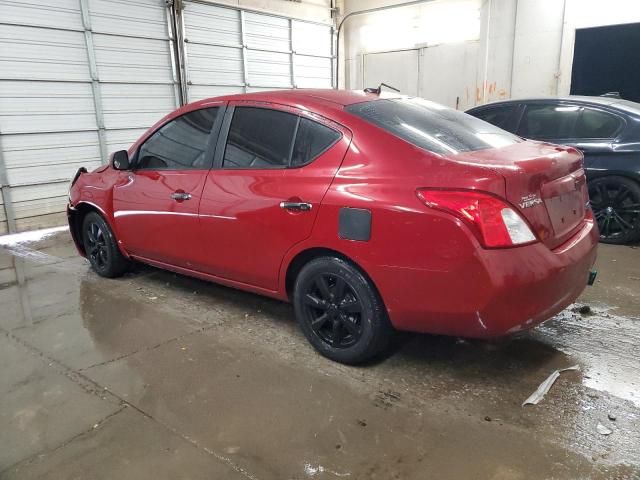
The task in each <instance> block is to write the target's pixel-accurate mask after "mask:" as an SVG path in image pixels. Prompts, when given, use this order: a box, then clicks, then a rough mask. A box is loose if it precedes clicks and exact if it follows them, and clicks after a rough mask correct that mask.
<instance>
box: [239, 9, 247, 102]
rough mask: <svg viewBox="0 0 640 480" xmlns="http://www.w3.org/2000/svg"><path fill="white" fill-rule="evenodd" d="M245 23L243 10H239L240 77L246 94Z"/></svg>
mask: <svg viewBox="0 0 640 480" xmlns="http://www.w3.org/2000/svg"><path fill="white" fill-rule="evenodd" d="M246 25H247V24H246V22H245V19H244V10H240V41H241V42H242V75H243V81H244V91H245V93H246V92H247V89H248V87H249V69H248V67H247V65H248V62H247V36H246V33H245V32H246Z"/></svg>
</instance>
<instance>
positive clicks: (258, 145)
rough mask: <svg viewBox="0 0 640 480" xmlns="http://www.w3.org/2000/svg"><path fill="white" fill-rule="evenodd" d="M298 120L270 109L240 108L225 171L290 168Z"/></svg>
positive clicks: (225, 153)
mask: <svg viewBox="0 0 640 480" xmlns="http://www.w3.org/2000/svg"><path fill="white" fill-rule="evenodd" d="M297 123H298V116H297V115H292V114H290V113H285V112H280V111H277V110H269V109H266V108H254V107H236V109H235V111H234V113H233V119H232V120H231V127H230V129H229V136H228V137H227V146H226V148H225V151H224V163H223V167H224V168H261V169H262V168H283V167H286V166H287V165H288V164H289V156H290V154H291V144H292V142H293V136H294V134H295V130H296V124H297Z"/></svg>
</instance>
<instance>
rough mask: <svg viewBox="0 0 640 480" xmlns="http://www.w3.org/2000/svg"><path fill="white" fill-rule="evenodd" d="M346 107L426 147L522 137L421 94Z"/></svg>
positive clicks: (465, 147) (475, 145)
mask: <svg viewBox="0 0 640 480" xmlns="http://www.w3.org/2000/svg"><path fill="white" fill-rule="evenodd" d="M346 110H347V111H348V112H350V113H352V114H354V115H356V116H358V117H360V118H362V119H364V120H366V121H367V122H369V123H372V124H374V125H376V126H378V127H380V128H382V129H383V130H386V131H387V132H389V133H391V134H393V135H395V136H397V137H400V138H402V139H403V140H405V141H407V142H409V143H412V144H413V145H415V146H417V147H420V148H422V149H424V150H427V151H430V152H433V153H436V154H439V155H452V154H457V153H461V152H472V151H475V150H483V149H487V148H500V147H505V146H508V145H513V144H516V143H518V142H520V141H521V140H520V139H519V138H518V137H516V136H515V135H512V134H510V133H509V132H506V131H504V130H502V129H500V128H498V127H495V126H494V125H491V124H489V123H487V122H484V121H482V120H480V119H478V118H475V117H472V116H471V115H467V114H466V113H462V112H459V111H457V110H453V109H451V108H447V107H444V106H442V105H439V104H437V103H434V102H429V101H427V100H422V99H418V98H402V99H383V100H374V101H371V102H363V103H356V104H353V105H350V106H348V107H347V108H346Z"/></svg>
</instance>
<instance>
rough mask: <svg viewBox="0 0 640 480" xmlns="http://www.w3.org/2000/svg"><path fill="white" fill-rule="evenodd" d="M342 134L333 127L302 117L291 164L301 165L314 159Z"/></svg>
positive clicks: (293, 165) (294, 165)
mask: <svg viewBox="0 0 640 480" xmlns="http://www.w3.org/2000/svg"><path fill="white" fill-rule="evenodd" d="M340 136H341V135H340V133H339V132H336V131H335V130H333V129H332V128H329V127H325V126H324V125H321V124H319V123H318V122H314V121H313V120H309V119H308V118H304V117H300V124H299V125H298V133H297V134H296V142H295V144H294V145H293V153H292V155H291V166H292V167H299V166H301V165H305V164H307V163H309V162H311V161H313V160H314V159H315V158H316V157H319V156H320V155H322V153H324V152H325V151H326V150H328V149H329V148H330V147H331V146H332V145H333V144H335V143H336V142H337V141H338V139H339V138H340Z"/></svg>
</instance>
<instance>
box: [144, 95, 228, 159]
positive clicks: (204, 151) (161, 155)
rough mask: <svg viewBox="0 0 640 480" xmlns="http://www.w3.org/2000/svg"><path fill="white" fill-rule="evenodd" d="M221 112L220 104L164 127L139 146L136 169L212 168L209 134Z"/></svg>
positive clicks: (187, 114)
mask: <svg viewBox="0 0 640 480" xmlns="http://www.w3.org/2000/svg"><path fill="white" fill-rule="evenodd" d="M218 114H219V108H218V107H214V108H205V109H202V110H195V111H193V112H189V113H186V114H184V115H182V116H181V117H179V118H176V119H175V120H172V121H170V122H169V123H167V124H166V125H164V126H163V127H161V128H160V130H158V131H157V132H155V133H154V134H153V135H151V137H149V139H147V141H145V142H144V144H143V145H142V146H141V147H140V150H139V151H138V159H137V163H136V169H141V170H187V169H207V168H210V166H211V161H212V159H211V158H209V155H208V144H209V136H210V134H211V129H212V128H213V125H214V123H215V120H216V117H217V115H218Z"/></svg>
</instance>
